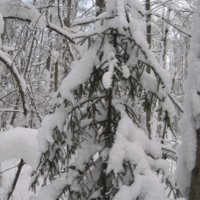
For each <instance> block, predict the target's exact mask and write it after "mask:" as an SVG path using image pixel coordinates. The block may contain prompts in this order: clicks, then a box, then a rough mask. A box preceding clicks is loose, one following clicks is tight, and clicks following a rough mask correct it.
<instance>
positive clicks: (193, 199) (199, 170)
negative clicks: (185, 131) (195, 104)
mask: <svg viewBox="0 0 200 200" xmlns="http://www.w3.org/2000/svg"><path fill="white" fill-rule="evenodd" d="M196 133H197V151H196V164H195V167H194V169H193V170H192V178H191V184H190V196H189V200H199V199H200V156H199V155H200V129H198V130H197V131H196Z"/></svg>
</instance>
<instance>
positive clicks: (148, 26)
mask: <svg viewBox="0 0 200 200" xmlns="http://www.w3.org/2000/svg"><path fill="white" fill-rule="evenodd" d="M150 3H151V2H150V0H146V2H145V5H146V11H147V12H149V14H148V15H147V18H146V23H147V26H146V30H147V42H148V44H149V49H151V24H150V23H151V14H150V10H151V5H150ZM146 71H147V73H149V74H150V73H151V68H150V67H149V66H147V70H146ZM146 126H147V130H148V133H149V138H150V139H151V106H150V108H149V109H148V110H147V111H146Z"/></svg>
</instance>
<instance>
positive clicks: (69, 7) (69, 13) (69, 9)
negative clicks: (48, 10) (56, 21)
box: [63, 0, 72, 27]
mask: <svg viewBox="0 0 200 200" xmlns="http://www.w3.org/2000/svg"><path fill="white" fill-rule="evenodd" d="M63 3H64V0H63ZM71 7H72V1H71V0H68V1H67V17H66V18H65V19H64V24H65V26H67V27H70V26H71V23H70V19H71Z"/></svg>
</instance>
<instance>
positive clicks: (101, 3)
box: [96, 0, 105, 16]
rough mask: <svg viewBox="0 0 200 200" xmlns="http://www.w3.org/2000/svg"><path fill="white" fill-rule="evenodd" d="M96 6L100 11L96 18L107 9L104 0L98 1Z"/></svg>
mask: <svg viewBox="0 0 200 200" xmlns="http://www.w3.org/2000/svg"><path fill="white" fill-rule="evenodd" d="M96 6H98V7H99V10H98V11H97V13H96V16H98V15H99V14H101V13H102V12H103V8H104V7H105V2H104V0H96Z"/></svg>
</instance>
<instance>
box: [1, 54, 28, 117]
mask: <svg viewBox="0 0 200 200" xmlns="http://www.w3.org/2000/svg"><path fill="white" fill-rule="evenodd" d="M0 61H2V62H3V63H4V64H5V66H6V67H7V68H8V70H9V71H10V72H11V74H12V75H13V77H14V79H15V81H16V83H17V85H18V87H19V94H20V96H21V101H22V107H23V114H24V116H26V115H27V112H28V111H27V108H26V101H25V88H23V87H24V86H23V85H22V80H24V79H23V78H22V76H21V75H20V74H19V73H18V71H17V69H16V68H15V69H14V66H13V65H12V61H11V60H10V59H9V58H7V56H6V55H5V54H4V53H3V52H2V51H0Z"/></svg>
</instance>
